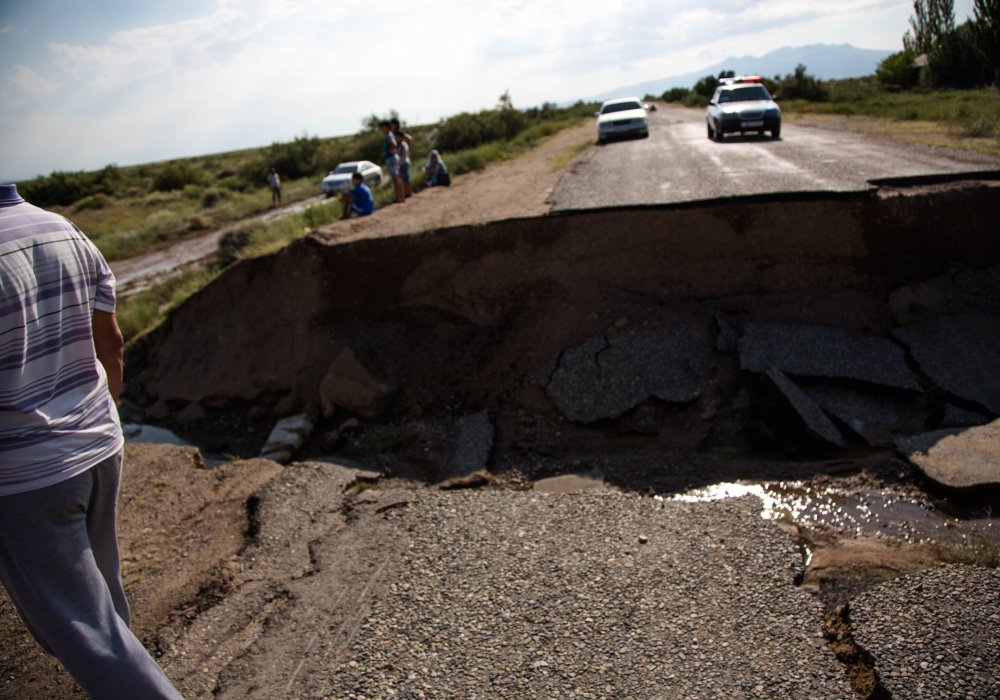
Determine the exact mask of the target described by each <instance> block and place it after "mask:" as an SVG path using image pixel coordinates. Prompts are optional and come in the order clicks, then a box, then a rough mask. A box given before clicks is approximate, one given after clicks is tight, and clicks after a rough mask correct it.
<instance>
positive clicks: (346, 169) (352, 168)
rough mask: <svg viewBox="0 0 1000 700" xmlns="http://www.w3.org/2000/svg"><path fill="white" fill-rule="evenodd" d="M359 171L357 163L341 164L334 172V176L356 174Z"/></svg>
mask: <svg viewBox="0 0 1000 700" xmlns="http://www.w3.org/2000/svg"><path fill="white" fill-rule="evenodd" d="M357 171H358V164H357V163H341V164H340V165H338V166H337V169H336V170H334V171H333V174H334V175H342V174H344V173H355V172H357Z"/></svg>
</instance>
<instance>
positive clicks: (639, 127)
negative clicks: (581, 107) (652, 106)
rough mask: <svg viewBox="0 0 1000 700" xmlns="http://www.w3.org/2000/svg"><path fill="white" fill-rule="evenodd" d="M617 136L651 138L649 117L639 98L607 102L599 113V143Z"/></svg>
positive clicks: (624, 98) (620, 98)
mask: <svg viewBox="0 0 1000 700" xmlns="http://www.w3.org/2000/svg"><path fill="white" fill-rule="evenodd" d="M615 136H641V137H642V138H646V137H647V136H649V117H648V115H647V114H646V110H645V109H644V108H643V106H642V100H640V99H639V98H638V97H619V98H617V99H614V100H607V101H606V102H604V104H602V105H601V111H600V112H598V113H597V142H598V143H604V142H605V141H607V140H608V139H609V138H612V137H615Z"/></svg>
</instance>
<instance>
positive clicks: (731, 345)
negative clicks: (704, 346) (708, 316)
mask: <svg viewBox="0 0 1000 700" xmlns="http://www.w3.org/2000/svg"><path fill="white" fill-rule="evenodd" d="M712 323H713V324H714V326H715V349H716V350H718V351H719V352H726V353H730V352H737V351H738V350H739V349H740V334H739V333H738V332H737V331H736V328H734V327H733V325H732V324H731V323H730V322H729V321H727V320H726V319H724V318H723V317H722V316H718V315H716V316H715V317H713V319H712Z"/></svg>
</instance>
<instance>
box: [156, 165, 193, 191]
mask: <svg viewBox="0 0 1000 700" xmlns="http://www.w3.org/2000/svg"><path fill="white" fill-rule="evenodd" d="M200 182H201V175H200V173H199V172H198V171H197V170H195V169H194V167H193V166H192V165H191V164H190V163H189V162H187V161H178V162H175V163H168V164H167V165H165V166H163V167H162V168H161V169H160V170H159V172H157V173H156V175H155V176H154V177H153V189H154V190H156V191H157V192H172V191H174V190H183V189H184V188H185V187H187V186H188V185H197V184H199V183H200Z"/></svg>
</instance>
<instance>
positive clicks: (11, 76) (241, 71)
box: [0, 0, 972, 182]
mask: <svg viewBox="0 0 1000 700" xmlns="http://www.w3.org/2000/svg"><path fill="white" fill-rule="evenodd" d="M971 7H972V0H956V2H955V14H956V20H957V22H959V23H960V22H961V21H963V20H964V19H965V17H967V16H969V15H971V13H972V10H971ZM912 10H913V5H912V2H911V1H910V0H901V1H900V0H809V1H808V2H803V1H800V0H766V1H763V0H701V2H698V3H691V2H685V1H681V0H599V1H598V0H576V1H575V2H568V1H566V0H481V1H480V2H469V0H434V1H432V2H412V1H410V0H366V1H365V2H354V3H342V2H333V1H331V0H143V1H142V2H135V0H100V1H99V2H84V1H83V0H75V1H74V0H0V181H4V182H8V181H16V180H18V179H27V178H30V177H34V176H36V175H44V174H49V173H51V172H53V171H56V170H66V171H74V170H93V169H97V168H101V167H104V166H105V165H108V164H110V163H114V164H117V165H132V164H136V163H148V162H154V161H159V160H166V159H170V158H179V157H186V156H196V155H205V154H209V153H220V152H224V151H230V150H236V149H241V148H252V147H257V146H266V145H269V144H271V143H275V142H284V141H290V140H292V139H294V138H296V137H297V136H303V135H308V136H321V137H327V136H339V135H344V134H351V133H356V132H357V131H359V130H360V129H361V121H362V119H363V118H364V117H366V116H368V115H371V114H377V115H384V114H387V113H388V112H389V111H390V110H392V109H395V110H397V111H398V112H399V114H400V116H401V117H402V119H403V121H404V122H405V123H411V124H425V123H430V122H433V121H436V120H437V119H439V118H441V117H446V116H449V115H452V114H457V113H459V112H464V111H470V112H474V111H478V110H480V109H487V108H491V107H493V106H495V105H496V103H497V101H498V98H499V96H500V95H501V94H503V93H504V92H505V91H509V93H510V96H511V98H512V100H513V103H514V106H515V107H522V108H523V107H531V106H538V105H541V104H542V103H543V102H557V103H561V102H567V101H575V100H576V99H579V98H584V97H592V96H594V95H599V94H601V93H602V92H603V91H613V90H614V88H615V87H619V86H625V85H630V84H635V83H639V82H643V81H646V80H655V79H658V78H663V77H666V76H670V75H676V74H681V73H687V72H690V71H694V70H698V69H699V68H701V67H703V66H709V65H711V64H713V63H716V62H718V61H721V60H723V59H725V58H727V57H729V56H743V55H752V56H759V55H763V54H765V53H768V52H769V51H772V50H774V49H777V48H781V47H784V46H804V45H807V44H845V43H849V44H852V45H854V46H857V47H859V48H868V49H889V50H898V49H901V48H902V35H903V33H904V32H905V31H906V29H907V26H908V24H907V20H908V18H909V17H910V15H911V14H912Z"/></svg>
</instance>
